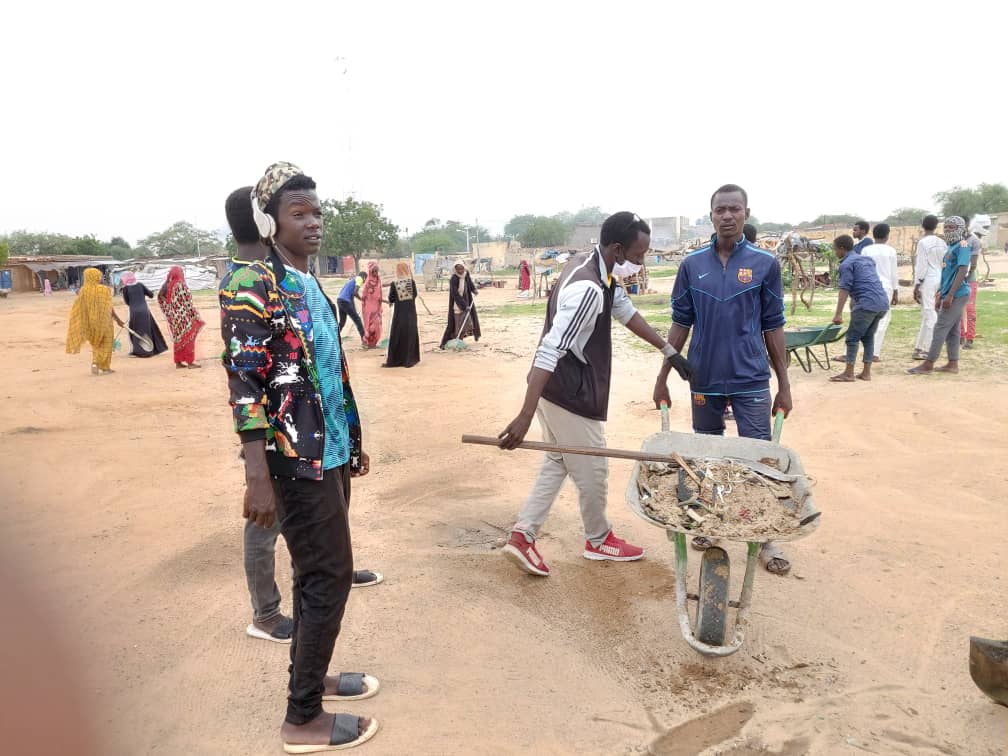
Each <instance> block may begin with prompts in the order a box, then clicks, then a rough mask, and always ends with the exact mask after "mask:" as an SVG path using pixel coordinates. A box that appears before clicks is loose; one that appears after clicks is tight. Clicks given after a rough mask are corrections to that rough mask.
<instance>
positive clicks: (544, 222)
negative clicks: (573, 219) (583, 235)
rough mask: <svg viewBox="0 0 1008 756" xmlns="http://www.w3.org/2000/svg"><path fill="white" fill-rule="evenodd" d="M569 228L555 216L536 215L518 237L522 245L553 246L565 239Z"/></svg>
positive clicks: (568, 233)
mask: <svg viewBox="0 0 1008 756" xmlns="http://www.w3.org/2000/svg"><path fill="white" fill-rule="evenodd" d="M569 235H570V229H569V228H568V227H567V225H566V224H564V223H563V222H562V221H560V220H557V219H556V218H547V217H545V216H543V215H540V216H536V218H535V219H534V220H533V221H532V223H531V224H530V225H529V226H528V228H526V229H525V231H524V232H523V233H522V234H521V235H520V236H519V237H518V241H520V242H521V245H522V246H523V247H555V246H559V245H561V244H563V243H564V242H566V241H567V237H568V236H569Z"/></svg>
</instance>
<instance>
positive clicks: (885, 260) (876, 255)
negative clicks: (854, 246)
mask: <svg viewBox="0 0 1008 756" xmlns="http://www.w3.org/2000/svg"><path fill="white" fill-rule="evenodd" d="M861 254H862V255H864V256H865V257H870V258H871V259H873V260H874V261H875V272H876V273H878V277H879V282H880V283H881V284H882V288H883V289H885V290H886V292H887V293H888V294H889V296H892V293H893V292H894V291H896V289H898V288H899V264H898V262H897V260H896V250H895V249H893V248H892V247H890V246H889V245H888V244H880V243H878V242H875V243H874V244H872V245H869V246H867V247H865V248H864V249H863V250H861Z"/></svg>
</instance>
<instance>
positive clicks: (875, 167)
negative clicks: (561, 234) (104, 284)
mask: <svg viewBox="0 0 1008 756" xmlns="http://www.w3.org/2000/svg"><path fill="white" fill-rule="evenodd" d="M950 11H952V12H954V13H955V16H954V17H952V16H950V15H948V14H949V13H950ZM957 30H958V33H957ZM1006 34H1008V3H1004V2H990V3H980V2H973V1H972V0H964V1H963V2H957V3H954V4H948V3H942V4H939V3H932V2H878V0H874V1H873V2H858V1H855V2H843V3H840V2H836V3H813V2H807V0H806V1H804V2H761V3H755V2H694V3H685V4H681V3H669V2H657V1H656V2H652V3H636V2H627V1H623V2H611V1H610V2H605V3H594V2H585V1H582V2H569V3H568V2H564V3H561V2H549V0H538V2H524V1H511V2H498V3H493V4H492V5H491V4H489V3H482V2H472V1H471V0H470V2H458V3H449V2H437V1H436V0H435V1H432V2H423V3H418V2H401V3H399V2H396V3H388V2H377V1H375V0H372V1H371V2H354V3H348V2H318V3H311V2H302V3H297V2H284V3H281V2H273V3H255V2H218V1H217V0H213V1H208V0H204V1H203V2H199V3H190V2H174V3H156V4H148V3H136V2H129V3H113V2H103V1H102V0H92V2H86V3H81V2H44V1H41V2H40V1H38V0H36V1H35V2H32V3H11V4H7V6H5V10H4V12H3V43H2V45H0V62H2V70H3V81H4V84H3V95H4V107H3V115H2V124H3V125H2V127H0V128H2V133H3V155H4V163H5V167H6V169H7V171H6V175H5V178H4V180H3V181H0V208H2V210H0V231H11V230H15V229H21V228H24V229H29V230H36V231H42V230H45V231H52V232H62V233H67V234H84V233H93V234H95V235H96V236H98V237H99V238H101V239H108V238H109V237H110V236H112V235H122V236H124V237H126V238H127V239H128V240H129V241H131V242H134V241H136V240H137V239H138V238H140V237H143V236H145V235H146V234H148V233H150V232H153V231H158V230H161V229H164V228H166V227H167V226H169V225H170V224H171V223H173V222H175V221H177V220H181V219H185V220H189V221H192V222H197V223H198V224H199V225H200V226H202V227H206V228H211V229H214V228H220V227H223V226H224V225H225V221H224V215H223V204H224V199H225V197H226V196H227V194H228V193H229V192H230V191H231V190H232V189H234V188H237V187H238V186H241V185H243V184H250V183H254V182H255V181H256V179H257V178H258V177H259V175H261V173H262V172H263V170H264V169H265V168H266V166H267V165H268V164H269V163H271V162H273V161H275V160H290V161H293V162H295V163H297V164H298V165H300V166H301V167H302V168H303V169H304V170H305V172H306V173H308V174H309V175H311V176H313V177H314V178H315V179H316V181H318V183H319V191H320V194H321V196H322V197H339V196H343V195H345V194H346V193H347V192H350V191H353V192H354V194H355V196H356V197H357V198H359V199H367V200H372V201H374V202H377V203H379V204H382V205H384V207H385V211H386V214H387V215H388V216H389V218H390V219H391V220H392V221H393V222H395V223H397V224H398V225H399V226H400V227H402V228H408V229H409V230H410V231H411V232H412V231H414V230H416V229H417V228H419V227H420V226H422V224H423V222H424V221H425V220H427V219H428V218H431V217H438V218H440V219H442V220H448V219H450V220H459V221H463V222H473V221H475V220H476V219H477V218H478V219H479V222H480V223H481V224H483V225H486V226H489V227H490V228H491V229H494V230H499V229H500V228H501V227H502V226H503V224H504V223H505V222H506V221H507V220H508V219H509V218H510V217H511V216H513V215H515V214H518V213H526V212H530V213H543V214H552V213H554V212H557V211H560V210H572V211H573V210H577V209H578V208H579V207H581V206H587V205H600V206H601V207H602V208H603V209H605V210H608V211H616V210H621V209H628V210H633V211H636V212H638V213H640V214H641V215H644V216H656V215H688V216H690V217H691V218H695V217H697V216H699V215H701V214H702V213H704V212H705V210H706V209H707V202H708V198H709V195H710V193H711V192H712V190H713V189H714V188H716V187H717V186H718V185H720V184H722V183H726V182H735V183H739V184H742V185H743V186H744V187H746V188H747V189H748V190H749V197H750V205H751V207H752V211H753V213H754V214H755V215H757V216H759V218H761V219H762V220H764V221H769V220H777V221H792V222H798V221H801V220H807V219H811V218H812V217H814V216H815V215H817V214H819V213H823V212H853V213H861V214H864V215H866V216H868V217H869V218H874V219H879V218H881V217H883V216H885V215H886V214H887V213H888V212H889V211H890V210H892V209H894V208H895V207H897V206H903V205H909V206H920V207H925V208H931V207H932V206H933V201H932V195H933V194H934V193H935V192H936V191H939V190H941V189H945V188H948V187H951V186H953V185H955V184H962V185H975V184H977V183H979V182H995V181H1008V141H1006V137H1005V134H1006V131H1008V103H1006V102H1005V93H1006V92H1008V89H1006V86H1008V76H1006V74H1008V44H1006V43H1005V40H1006V38H1008V37H1006ZM970 100H973V102H972V103H971V102H970Z"/></svg>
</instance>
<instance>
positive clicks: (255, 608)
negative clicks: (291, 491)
mask: <svg viewBox="0 0 1008 756" xmlns="http://www.w3.org/2000/svg"><path fill="white" fill-rule="evenodd" d="M279 535H280V521H279V520H276V521H275V522H274V523H273V527H270V528H264V527H261V526H259V525H256V524H255V523H254V522H252V520H246V521H245V534H244V551H245V580H246V582H247V583H248V590H249V596H250V597H251V598H252V618H253V619H254V620H255V621H256V622H265V621H266V620H269V619H272V618H273V617H276V616H277V615H278V614H280V589H279V588H277V584H276V579H275V578H274V573H275V568H276V556H275V555H276V542H277V536H279Z"/></svg>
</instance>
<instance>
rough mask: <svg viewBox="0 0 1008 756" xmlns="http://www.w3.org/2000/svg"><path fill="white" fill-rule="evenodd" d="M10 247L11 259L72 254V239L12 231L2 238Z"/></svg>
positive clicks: (63, 235)
mask: <svg viewBox="0 0 1008 756" xmlns="http://www.w3.org/2000/svg"><path fill="white" fill-rule="evenodd" d="M2 238H3V239H4V240H5V241H6V242H7V243H8V244H9V245H10V254H11V256H13V257H43V256H44V257H48V256H50V255H68V254H72V253H71V251H70V247H71V245H72V244H73V239H71V238H70V237H69V236H66V235H65V234H49V233H44V232H43V233H35V232H30V231H12V232H11V233H10V234H7V236H5V237H2Z"/></svg>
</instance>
